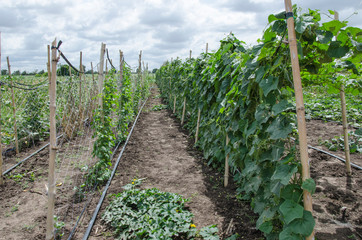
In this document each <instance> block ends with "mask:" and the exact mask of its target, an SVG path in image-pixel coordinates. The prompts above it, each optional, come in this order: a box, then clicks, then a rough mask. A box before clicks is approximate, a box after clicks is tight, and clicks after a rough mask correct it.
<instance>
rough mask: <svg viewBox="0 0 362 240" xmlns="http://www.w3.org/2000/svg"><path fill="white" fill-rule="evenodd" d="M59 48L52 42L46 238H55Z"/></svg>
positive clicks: (48, 239)
mask: <svg viewBox="0 0 362 240" xmlns="http://www.w3.org/2000/svg"><path fill="white" fill-rule="evenodd" d="M57 62H58V58H57V49H56V39H55V40H54V41H53V42H52V77H51V82H50V86H49V101H50V104H49V110H50V144H49V175H48V213H47V229H46V239H47V240H50V239H54V237H55V236H54V219H53V218H54V202H55V176H54V175H55V158H56V155H57V148H56V144H57V140H56V137H57V136H56V134H57V133H56V126H55V125H56V120H55V114H56V87H57V85H56V84H57Z"/></svg>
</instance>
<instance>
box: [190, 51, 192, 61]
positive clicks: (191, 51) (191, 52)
mask: <svg viewBox="0 0 362 240" xmlns="http://www.w3.org/2000/svg"><path fill="white" fill-rule="evenodd" d="M191 54H192V50H190V59H191Z"/></svg>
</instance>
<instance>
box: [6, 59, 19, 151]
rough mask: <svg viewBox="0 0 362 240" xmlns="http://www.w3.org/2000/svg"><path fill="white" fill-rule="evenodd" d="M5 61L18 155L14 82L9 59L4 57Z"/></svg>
mask: <svg viewBox="0 0 362 240" xmlns="http://www.w3.org/2000/svg"><path fill="white" fill-rule="evenodd" d="M6 60H7V62H8V72H9V77H10V80H11V100H12V105H13V117H14V134H15V151H16V154H19V139H18V129H17V126H16V105H15V93H14V81H13V78H12V77H11V68H10V60H9V57H6Z"/></svg>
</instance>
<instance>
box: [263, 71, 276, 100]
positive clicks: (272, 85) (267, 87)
mask: <svg viewBox="0 0 362 240" xmlns="http://www.w3.org/2000/svg"><path fill="white" fill-rule="evenodd" d="M278 82H279V79H278V78H277V77H274V76H269V77H268V78H264V79H262V80H261V81H260V83H259V86H260V88H261V89H263V93H264V96H267V95H268V93H269V92H270V91H272V90H275V89H277V88H278Z"/></svg>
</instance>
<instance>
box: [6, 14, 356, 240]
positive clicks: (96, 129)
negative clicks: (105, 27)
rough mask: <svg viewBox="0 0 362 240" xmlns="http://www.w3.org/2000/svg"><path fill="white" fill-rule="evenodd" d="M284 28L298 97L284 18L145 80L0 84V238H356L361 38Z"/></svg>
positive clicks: (331, 25) (308, 27) (121, 73)
mask: <svg viewBox="0 0 362 240" xmlns="http://www.w3.org/2000/svg"><path fill="white" fill-rule="evenodd" d="M295 19H296V29H295V31H296V33H297V39H298V51H297V53H298V52H299V61H300V71H301V84H302V86H303V92H301V91H300V90H301V89H298V88H297V87H296V85H298V84H299V83H298V81H297V80H295V79H293V81H292V72H293V70H294V68H293V67H294V66H293V65H292V64H291V59H290V58H291V57H290V51H292V50H290V49H291V48H290V46H289V45H288V44H286V43H285V39H284V37H285V34H286V32H287V21H285V15H284V14H275V15H270V16H269V18H268V21H269V25H268V27H267V28H266V29H265V31H264V34H263V36H262V38H261V39H260V41H259V44H258V45H255V46H246V44H245V43H243V42H242V41H240V40H239V39H237V38H236V37H235V36H234V35H233V34H232V33H231V34H229V35H228V36H227V37H226V38H225V39H223V40H221V41H220V47H219V48H218V49H217V50H216V51H213V52H211V53H209V52H207V50H206V52H205V53H202V54H201V55H200V56H197V57H191V56H190V58H188V59H185V60H182V59H179V58H176V59H174V60H171V61H166V62H165V63H164V64H163V65H162V66H161V67H160V68H159V69H158V70H157V72H156V73H155V74H151V73H150V72H149V71H148V69H147V68H145V67H144V66H143V68H142V65H141V55H142V53H140V55H139V67H138V69H137V71H136V73H131V69H130V68H129V67H128V66H127V64H126V63H125V62H124V59H122V57H121V59H120V66H121V67H120V69H119V70H116V69H114V68H112V69H109V70H108V69H107V70H106V71H104V74H103V69H102V66H103V62H101V63H99V64H97V65H98V66H99V68H98V71H100V73H99V74H83V73H82V72H81V70H80V71H78V70H77V69H75V70H74V71H75V72H73V74H71V76H68V74H69V73H68V72H67V71H66V74H62V71H61V69H65V70H69V69H68V66H66V65H63V66H58V68H57V66H56V64H55V61H53V70H52V71H53V73H54V74H53V77H52V78H51V79H48V78H47V77H40V76H38V77H21V76H11V77H10V76H9V77H7V76H2V79H1V82H2V85H1V93H2V94H1V102H0V103H1V146H2V159H3V162H2V163H1V166H2V171H3V176H4V184H3V185H1V186H0V189H1V194H0V232H1V233H2V234H1V235H0V239H14V240H15V239H44V238H47V239H51V238H52V237H54V238H55V239H115V238H118V239H211V240H213V239H215V240H216V239H226V240H233V239H281V240H290V239H292V240H294V239H310V237H309V236H311V235H313V234H315V237H316V239H322V240H323V239H325V240H327V239H362V227H361V226H362V222H361V221H362V189H361V187H362V129H361V120H362V108H361V106H362V97H361V94H360V92H361V91H362V83H361V75H360V71H361V70H362V69H361V61H360V60H361V56H362V54H361V52H360V51H361V45H360V42H361V36H362V32H361V30H360V29H358V28H353V27H348V26H347V25H346V23H344V22H339V21H337V20H333V21H330V22H327V23H320V16H319V13H318V12H317V11H313V10H309V12H308V13H304V14H301V15H298V16H296V18H295ZM334 39H336V40H334ZM290 41H292V40H290ZM312 43H313V44H312ZM55 45H56V43H55V42H54V43H53V46H55ZM290 45H292V44H291V43H290ZM103 48H105V45H104V44H102V48H101V49H103ZM295 50H297V49H295ZM52 51H53V58H55V57H56V54H57V49H56V48H55V47H54V48H52ZM104 52H105V51H103V50H101V58H102V54H104ZM103 58H104V56H103ZM107 60H108V61H109V59H107ZM107 60H106V61H107ZM109 62H110V64H112V63H111V61H109ZM57 69H58V70H57ZM77 71H78V72H77ZM55 72H58V75H62V76H55V75H56V74H55ZM55 86H56V91H52V87H55ZM299 94H302V95H299ZM300 96H303V98H304V105H300V104H301V103H300V102H298V99H299V97H300ZM343 96H345V98H346V105H345V107H346V113H347V121H346V122H343V116H342V113H341V108H342V106H344V105H343V104H341V99H343ZM53 100H54V102H53ZM342 102H343V101H342ZM14 106H15V107H14ZM55 106H56V107H55ZM54 110H55V111H54ZM304 112H305V119H306V123H305V124H306V130H307V131H306V132H304V130H303V128H302V126H301V125H303V121H304ZM49 119H50V120H49ZM53 119H54V120H55V121H54V122H53ZM301 120H303V121H301ZM346 124H348V127H347V128H346V129H344V128H345V127H344V126H346ZM15 126H16V127H15ZM344 130H346V133H348V138H349V145H348V148H349V151H348V152H347V153H348V154H349V156H350V160H351V163H352V168H351V169H352V170H351V171H349V167H350V165H348V164H345V163H344V162H343V161H341V160H344V159H345V158H346V156H348V155H346V154H347V153H346V152H345V148H347V146H346V145H345V144H344V138H343V133H344ZM303 134H306V138H307V139H306V140H307V142H306V143H307V144H308V148H307V149H305V150H306V152H305V153H307V156H306V155H303V153H304V152H303V148H302V146H303V144H304V143H305V142H304V141H303V138H302V137H301V136H303ZM49 142H50V144H49ZM305 157H306V158H305ZM53 164H54V169H53V168H52V165H53ZM53 188H55V190H54V193H55V194H53V192H52V189H53ZM310 195H311V196H312V197H310ZM53 197H54V198H53ZM53 200H54V203H53V204H52V201H53ZM309 204H310V207H311V208H310V209H309ZM49 215H50V216H51V217H49Z"/></svg>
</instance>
